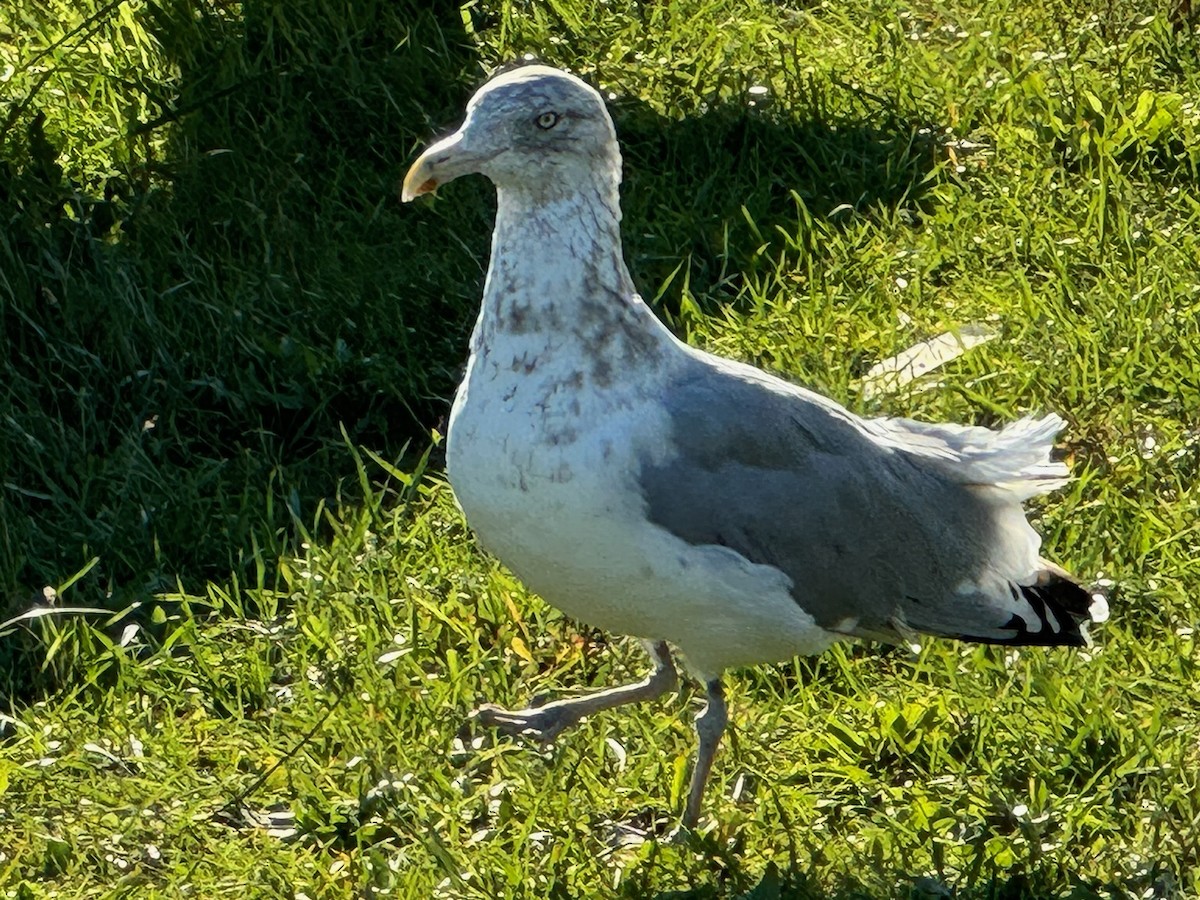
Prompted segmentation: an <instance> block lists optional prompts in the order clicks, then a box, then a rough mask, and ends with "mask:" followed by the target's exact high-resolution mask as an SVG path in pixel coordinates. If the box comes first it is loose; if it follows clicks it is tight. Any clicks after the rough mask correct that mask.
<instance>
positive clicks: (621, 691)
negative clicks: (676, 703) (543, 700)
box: [472, 641, 724, 787]
mask: <svg viewBox="0 0 1200 900" xmlns="http://www.w3.org/2000/svg"><path fill="white" fill-rule="evenodd" d="M642 643H643V645H644V646H645V648H646V652H647V653H649V654H650V658H651V659H652V660H653V661H654V671H653V672H651V673H650V674H649V675H647V676H646V677H645V678H643V679H642V680H641V681H638V682H636V683H634V684H624V685H621V686H620V687H614V688H608V689H607V690H603V691H596V692H594V693H591V694H584V695H583V696H582V697H570V698H567V699H564V700H555V701H553V702H551V703H547V704H546V705H544V706H533V707H530V708H529V709H514V710H508V709H504V708H503V707H500V706H496V705H495V704H493V703H486V704H484V705H483V706H481V707H479V709H477V710H475V712H474V713H473V714H472V715H473V716H474V717H476V718H478V719H479V721H480V722H482V723H483V724H484V725H494V726H495V727H497V728H499V729H500V730H501V731H505V732H508V733H509V734H513V735H519V734H524V735H529V736H531V737H535V738H537V739H538V740H540V741H542V742H543V743H549V742H550V741H552V740H554V738H555V737H557V736H558V734H559V733H560V732H561V731H563V730H564V729H566V728H569V727H570V726H572V725H574V724H576V723H577V722H578V721H579V720H580V719H582V718H584V717H585V716H590V715H592V714H593V713H598V712H600V711H601V710H605V709H612V708H614V707H617V706H624V705H625V704H626V703H638V702H641V701H643V700H654V699H655V698H657V697H661V696H662V695H663V694H665V693H666V692H667V691H669V690H672V689H673V688H674V687H675V685H676V683H677V682H678V680H679V678H678V676H677V675H676V674H675V664H674V662H673V661H672V660H671V651H670V650H669V649H668V648H667V644H666V642H665V641H655V642H653V643H652V642H650V641H643V642H642ZM710 696H711V695H710ZM723 709H724V708H723V707H722V710H723ZM723 716H724V713H723V712H722V717H723ZM722 727H723V718H722ZM719 737H720V734H719V733H718V738H719ZM702 787H703V785H702Z"/></svg>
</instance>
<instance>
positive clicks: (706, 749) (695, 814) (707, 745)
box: [676, 678, 728, 836]
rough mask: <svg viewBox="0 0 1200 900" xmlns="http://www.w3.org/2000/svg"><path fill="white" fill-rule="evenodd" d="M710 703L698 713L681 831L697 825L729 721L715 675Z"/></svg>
mask: <svg viewBox="0 0 1200 900" xmlns="http://www.w3.org/2000/svg"><path fill="white" fill-rule="evenodd" d="M706 688H707V690H708V703H707V704H706V705H705V707H704V710H703V711H702V712H701V713H700V715H698V716H696V737H697V738H699V746H698V747H697V749H696V768H694V769H693V770H692V782H691V785H690V786H689V787H688V798H687V806H685V807H684V809H683V819H682V820H680V830H679V831H677V832H676V836H680V832H681V831H683V830H688V829H692V828H695V827H696V822H697V821H698V820H699V818H700V805H701V803H702V802H703V801H704V786H705V785H706V784H707V783H708V773H709V772H711V771H712V765H713V758H714V757H715V756H716V754H717V745H718V744H720V743H721V735H722V734H724V733H725V724H726V722H727V721H728V718H727V716H726V712H725V691H724V689H723V688H722V687H721V679H720V678H714V679H713V680H712V681H710V682H708V684H707V685H706Z"/></svg>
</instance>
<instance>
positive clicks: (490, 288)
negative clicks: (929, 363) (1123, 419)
mask: <svg viewBox="0 0 1200 900" xmlns="http://www.w3.org/2000/svg"><path fill="white" fill-rule="evenodd" d="M469 173H480V174H483V175H485V176H486V177H487V178H489V179H490V180H491V181H492V182H493V183H494V184H495V187H496V192H497V201H498V202H497V210H496V225H495V232H494V234H493V237H492V248H491V259H490V263H489V267H488V273H487V279H486V283H485V285H484V291H483V303H482V308H481V310H480V313H479V318H478V320H477V321H476V323H475V328H474V331H473V333H472V335H471V340H470V358H469V360H468V362H467V367H466V373H465V375H464V377H463V380H462V383H461V385H460V386H459V388H458V392H457V394H456V396H455V399H454V405H453V408H452V410H451V413H450V422H449V428H448V431H447V449H446V469H447V475H448V478H449V481H450V484H451V486H452V488H453V490H454V494H455V497H456V499H457V501H458V503H459V505H460V506H461V508H462V510H463V512H464V514H465V516H466V519H467V522H468V524H469V525H470V526H471V528H472V530H473V531H474V533H475V535H476V537H477V539H478V541H479V543H480V544H481V545H482V546H483V547H484V548H486V549H487V550H489V551H490V552H491V553H493V554H494V555H495V556H496V557H497V558H498V559H499V560H500V561H501V562H502V563H503V564H504V565H506V566H507V567H508V568H509V569H511V570H512V571H513V572H514V573H515V574H516V575H517V576H518V577H519V578H520V579H521V580H522V581H523V582H524V583H525V585H526V586H528V587H529V588H530V589H531V590H532V591H534V592H535V593H537V594H540V595H541V596H542V597H543V598H544V599H545V600H547V601H548V602H549V603H551V604H553V605H554V606H556V607H558V608H559V609H561V610H562V611H563V612H565V613H566V614H567V615H569V616H571V617H574V618H575V619H577V620H579V621H582V622H586V623H588V624H590V625H592V626H595V627H597V628H601V629H604V630H606V631H610V632H614V633H617V634H624V635H632V636H634V637H636V638H639V639H640V640H641V641H642V643H643V644H644V646H645V648H646V650H647V652H648V653H649V656H650V659H651V661H652V664H653V671H652V672H651V674H650V675H649V676H647V677H646V678H645V679H644V680H642V681H639V682H637V683H634V684H628V685H623V686H620V687H614V688H610V689H608V690H603V691H598V692H595V693H592V694H586V695H583V696H578V697H573V698H570V699H561V700H557V701H554V702H550V703H546V704H545V705H542V706H535V707H531V708H529V709H518V710H508V709H503V708H501V707H498V706H494V705H491V704H489V705H485V706H483V707H481V708H480V709H479V710H477V711H476V715H477V716H478V718H479V720H480V721H481V722H483V723H484V724H486V725H492V726H496V727H498V728H500V729H502V730H504V731H506V732H508V733H511V734H524V735H530V736H533V737H536V738H539V739H541V740H543V741H550V740H553V739H554V738H555V737H556V736H557V735H558V734H559V733H560V732H561V731H562V730H563V729H564V728H567V727H568V726H571V725H574V724H575V723H577V722H579V721H580V720H581V719H582V718H584V717H585V716H589V715H592V714H593V713H596V712H599V711H601V710H605V709H611V708H613V707H616V706H620V705H623V704H627V703H633V702H636V701H645V700H651V699H654V698H657V697H660V696H662V695H663V694H665V693H667V692H668V691H671V690H673V689H674V688H675V686H676V684H677V678H678V676H677V673H676V668H675V664H674V661H673V657H672V651H673V650H676V651H678V652H679V653H680V654H682V657H683V659H684V660H685V661H686V664H687V668H688V670H689V672H690V673H691V674H692V675H693V676H694V677H696V678H697V679H698V680H699V681H700V682H702V683H703V684H704V686H705V691H706V695H707V697H706V699H707V703H706V706H705V708H704V709H703V711H702V712H701V713H700V714H699V715H698V716H697V717H696V722H695V725H696V733H697V740H698V747H697V753H696V761H695V765H694V767H693V769H692V774H691V780H690V785H689V789H688V796H687V801H686V804H685V807H684V809H683V813H682V816H681V819H680V829H679V831H680V832H682V833H685V834H686V833H687V832H688V831H690V830H691V829H694V828H695V827H696V825H697V822H698V820H699V816H700V811H701V802H702V798H703V794H704V787H705V783H706V782H707V780H708V776H709V772H710V770H711V768H712V764H713V758H714V755H715V753H716V750H717V746H718V744H719V742H720V739H721V735H722V733H723V732H724V730H725V726H726V720H727V712H726V705H725V698H724V694H723V690H722V682H721V673H722V672H723V671H724V670H726V669H730V668H736V667H740V666H750V665H757V664H765V663H772V662H778V661H781V660H787V659H791V658H793V657H795V656H797V655H806V654H818V653H821V652H822V651H824V650H825V649H827V648H828V647H829V646H831V645H832V644H833V643H834V642H836V641H840V640H847V639H853V638H867V639H875V640H881V641H887V642H892V643H909V642H911V641H912V639H913V638H914V636H915V635H917V634H921V633H924V634H931V635H938V636H941V637H947V638H956V639H961V640H969V641H981V642H984V643H995V644H1017V645H1025V644H1032V645H1065V646H1082V645H1085V644H1086V643H1087V641H1088V638H1087V630H1086V625H1087V623H1089V622H1092V621H1095V622H1098V621H1103V619H1104V618H1106V615H1107V610H1106V607H1105V604H1104V601H1103V598H1101V597H1098V596H1097V597H1092V596H1091V595H1090V594H1089V593H1088V592H1087V591H1086V590H1084V589H1083V588H1082V587H1081V586H1080V585H1079V584H1078V583H1076V582H1075V581H1074V580H1073V579H1072V578H1071V577H1070V576H1069V575H1068V574H1067V573H1066V572H1065V571H1064V570H1063V569H1061V568H1059V567H1058V566H1056V565H1054V564H1052V563H1050V562H1048V561H1046V560H1045V559H1042V558H1041V557H1040V555H1039V552H1038V551H1039V546H1040V543H1041V540H1040V538H1039V536H1038V535H1037V533H1036V532H1035V531H1034V530H1033V528H1031V527H1030V525H1029V523H1028V521H1027V520H1026V518H1025V513H1024V510H1023V509H1022V502H1023V501H1024V500H1027V499H1028V498H1030V497H1032V496H1035V495H1037V494H1041V493H1043V492H1046V491H1049V490H1051V489H1053V488H1056V487H1059V486H1061V485H1062V484H1063V483H1065V481H1066V480H1067V478H1068V472H1067V468H1066V466H1065V465H1063V464H1062V463H1059V462H1054V461H1052V460H1051V458H1050V452H1051V449H1052V446H1053V438H1054V436H1055V434H1057V433H1058V431H1059V430H1060V429H1061V428H1062V427H1063V425H1064V422H1063V420H1062V419H1061V418H1059V417H1058V416H1056V415H1047V416H1045V417H1043V418H1040V419H1034V418H1024V419H1021V420H1019V421H1016V422H1013V423H1011V424H1009V425H1008V426H1007V427H1005V428H1003V429H1001V430H999V431H993V430H990V429H987V428H982V427H974V426H964V425H951V424H926V423H922V422H916V421H912V420H908V419H900V418H879V419H864V418H860V417H859V416H856V415H854V414H853V413H851V412H850V411H848V410H846V409H844V408H843V407H842V406H840V405H839V404H837V403H835V402H834V401H832V400H830V399H827V398H825V397H822V396H820V395H819V394H816V393H813V392H811V391H808V390H805V389H803V388H800V387H797V386H795V385H792V384H790V383H788V382H786V381H783V380H781V379H779V378H776V377H774V376H772V375H769V374H767V373H765V372H763V371H761V370H759V369H757V368H754V367H752V366H749V365H745V364H742V363H739V362H735V361H732V360H728V359H723V358H721V357H717V356H714V355H711V354H708V353H704V352H702V351H700V350H698V349H695V348H693V347H690V346H688V345H687V344H686V343H684V342H682V341H680V340H679V339H677V338H676V337H675V336H674V335H673V334H672V333H671V332H670V331H669V330H668V329H667V328H666V327H665V326H664V325H663V324H662V323H661V322H660V321H659V320H658V319H657V318H656V317H655V316H654V314H653V313H652V312H651V311H650V309H649V308H648V307H647V306H646V304H645V303H644V302H643V301H642V299H641V297H639V296H638V293H637V291H636V289H635V288H634V285H633V281H632V279H631V277H630V275H629V271H628V269H627V268H626V265H625V261H624V257H623V255H622V251H621V233H620V219H621V209H620V201H619V196H618V187H619V185H620V181H621V155H620V150H619V148H618V144H617V137H616V131H615V129H614V127H613V123H612V119H611V118H610V117H609V114H608V111H607V109H606V108H605V104H604V102H603V100H602V99H601V97H600V94H599V93H597V91H596V90H595V89H593V88H592V87H590V86H589V85H587V84H586V83H585V82H584V81H582V80H580V79H579V78H577V77H575V76H573V75H570V74H568V73H566V72H562V71H559V70H557V69H553V68H549V67H546V66H542V65H527V66H522V67H520V68H516V69H511V70H509V71H507V72H504V73H502V74H500V75H498V76H496V77H494V78H492V79H491V80H490V81H489V82H487V83H486V84H485V85H484V86H483V87H481V88H480V89H479V90H478V91H477V92H476V93H475V95H474V96H473V97H472V98H471V100H470V101H469V103H468V104H467V112H466V119H465V121H464V122H463V124H462V126H461V127H460V128H459V129H458V130H457V131H455V132H454V133H453V134H451V135H450V136H449V137H446V138H444V139H442V140H439V141H437V142H436V143H434V144H433V145H432V146H430V147H429V148H428V149H427V150H425V152H424V153H422V154H421V156H420V157H419V158H418V159H417V161H416V162H415V163H413V165H412V167H411V168H410V170H409V172H408V174H407V175H406V177H405V179H404V184H403V192H402V198H403V199H404V200H405V201H409V200H412V199H413V198H415V197H417V196H420V195H422V194H427V193H430V192H432V191H434V190H435V189H436V188H438V187H439V186H441V185H444V184H446V183H447V182H449V181H452V180H453V179H455V178H458V177H460V176H463V175H467V174H469Z"/></svg>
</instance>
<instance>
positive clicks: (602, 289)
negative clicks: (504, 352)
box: [477, 179, 653, 341]
mask: <svg viewBox="0 0 1200 900" xmlns="http://www.w3.org/2000/svg"><path fill="white" fill-rule="evenodd" d="M610 182H611V183H603V184H602V183H596V184H588V185H585V186H583V187H582V188H581V189H572V190H562V189H559V190H553V191H551V190H541V191H538V192H537V193H533V192H530V191H528V190H524V189H520V188H514V187H511V186H506V185H501V186H499V187H498V189H497V195H498V204H497V210H496V229H495V232H494V234H493V236H492V256H491V265H490V266H489V269H488V275H487V283H486V286H485V288H484V302H483V310H482V313H481V315H480V320H479V326H478V330H477V337H479V338H482V339H483V340H484V341H486V340H488V339H489V338H490V337H491V336H492V335H494V334H497V333H500V334H507V335H525V334H530V335H532V334H546V333H554V334H559V335H564V336H569V335H572V334H574V335H576V336H578V337H579V338H580V339H581V340H592V339H596V338H598V336H599V335H600V333H601V332H602V331H603V330H604V328H605V327H611V326H612V325H613V324H614V323H615V322H616V321H618V320H625V319H628V318H629V317H630V316H631V315H632V316H636V317H637V318H639V319H640V318H641V317H642V316H643V315H645V316H649V317H650V318H651V319H653V316H652V315H651V314H650V313H649V311H648V310H646V309H645V306H644V304H642V303H641V301H640V300H638V299H637V298H636V296H635V292H634V287H633V281H632V279H631V278H630V276H629V270H628V269H627V268H626V266H625V260H624V258H623V256H622V253H621V229H620V218H621V213H620V206H619V203H618V199H617V185H616V183H615V181H612V180H611V179H610Z"/></svg>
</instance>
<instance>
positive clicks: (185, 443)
mask: <svg viewBox="0 0 1200 900" xmlns="http://www.w3.org/2000/svg"><path fill="white" fill-rule="evenodd" d="M111 7H112V5H111V4H110V5H109V6H108V7H105V8H100V4H99V3H94V4H91V5H90V6H89V4H80V5H75V6H73V7H71V8H70V9H71V12H70V13H68V14H66V15H65V16H64V18H63V21H62V25H65V24H73V23H76V22H79V23H80V24H83V23H84V22H86V21H87V20H86V19H85V18H84V16H85V14H86V13H88V12H91V11H96V12H97V14H98V15H97V18H96V19H95V22H94V24H92V25H90V26H88V29H89V30H94V31H98V32H99V33H100V34H102V35H105V36H107V37H108V38H109V39H111V40H112V42H113V43H114V44H117V45H118V46H120V45H122V44H124V45H125V46H126V48H127V50H128V48H129V47H130V46H131V45H132V46H133V48H134V50H135V51H136V50H141V51H142V52H143V53H144V54H145V56H139V54H138V53H136V52H134V53H132V54H131V55H130V56H129V57H127V58H125V59H120V58H119V56H118V58H117V59H99V58H93V57H91V56H89V55H88V54H87V53H86V51H84V52H80V45H81V43H82V38H83V37H84V36H86V32H84V33H82V34H79V35H76V36H74V37H68V38H66V40H65V41H64V42H63V44H62V46H61V47H60V48H58V49H57V50H55V51H53V52H52V53H50V54H49V56H48V57H46V58H44V59H43V60H42V64H43V65H48V66H49V67H50V70H51V71H52V72H54V70H55V68H56V67H57V68H58V69H59V70H60V71H58V72H54V74H55V76H56V77H55V78H54V79H53V80H52V81H51V82H50V83H49V85H42V86H41V88H40V90H39V89H38V79H37V78H36V77H34V76H33V74H32V73H29V74H27V75H26V77H24V78H16V79H14V80H11V81H10V82H9V83H8V84H7V85H4V87H5V88H6V89H7V90H8V91H10V92H11V93H10V96H9V98H8V104H7V105H6V107H3V108H2V110H3V112H6V113H7V114H8V116H7V120H8V121H7V125H8V127H7V129H6V131H5V134H4V142H3V145H2V149H0V153H2V154H3V164H2V165H0V204H3V205H2V206H0V216H3V222H4V230H3V233H2V235H0V271H2V272H3V274H4V277H3V279H2V280H0V315H2V319H3V323H4V338H5V342H6V349H7V352H6V353H5V354H4V359H3V366H4V371H3V376H2V378H0V381H2V382H3V384H2V386H0V420H2V421H3V423H4V427H3V428H2V429H0V470H2V471H3V482H4V489H3V492H2V493H0V521H2V522H3V527H2V530H0V596H2V597H3V598H4V599H3V601H0V608H3V609H4V610H6V611H9V610H12V609H13V608H15V607H19V606H21V605H22V604H25V603H27V602H28V600H29V599H30V597H31V596H39V595H40V592H41V588H42V586H43V585H46V584H49V585H57V584H61V583H62V582H63V581H65V580H66V578H67V576H69V575H71V574H72V573H74V572H75V571H76V570H78V569H80V568H82V567H83V566H84V565H85V563H86V562H87V561H88V560H89V559H91V558H92V557H96V558H97V559H98V563H97V565H96V566H95V567H94V568H93V569H92V570H91V571H90V572H89V573H88V575H87V577H86V578H85V579H84V581H83V582H81V583H80V585H78V586H77V588H76V591H77V599H83V598H86V599H87V601H89V602H92V603H95V602H96V601H97V600H99V599H102V598H103V597H105V596H108V595H111V597H110V599H109V601H108V602H110V603H112V604H114V605H115V606H121V605H123V604H124V603H125V602H126V601H127V600H128V599H129V598H130V597H131V596H142V595H144V593H145V592H146V591H147V590H156V589H162V588H165V587H170V586H171V585H173V584H174V582H175V580H176V579H177V578H182V579H183V581H184V583H185V584H189V585H192V586H195V585H197V584H200V583H202V581H203V580H204V579H207V578H211V577H217V576H227V575H228V574H229V572H230V571H233V572H236V573H238V574H240V575H242V576H243V577H245V576H251V577H253V574H254V572H255V565H257V566H264V565H265V566H266V568H267V569H268V570H269V568H270V566H271V560H272V559H273V558H274V556H275V555H277V553H278V551H279V550H280V549H281V548H282V547H283V546H286V543H287V542H286V535H287V534H288V533H290V532H289V529H290V524H291V523H290V517H291V516H292V515H294V514H304V515H307V514H308V512H309V511H311V509H312V507H313V505H314V503H315V502H316V500H317V499H318V498H320V497H324V496H329V495H331V493H332V491H333V489H334V488H335V487H336V485H337V483H338V481H339V479H340V478H342V477H344V475H345V474H346V459H345V454H344V445H343V444H342V441H341V438H340V436H339V426H340V425H343V424H344V426H345V428H346V430H347V432H348V434H349V435H350V437H351V439H353V440H361V441H367V442H369V443H372V444H374V445H378V446H381V447H384V448H388V450H389V452H394V453H398V452H399V451H400V448H402V447H403V446H404V442H405V440H406V439H407V438H409V437H411V436H413V435H422V436H423V435H424V434H425V433H426V431H427V429H428V428H429V427H430V426H431V425H433V424H435V423H436V422H437V421H438V418H439V416H441V415H442V414H443V411H444V409H445V398H446V396H447V395H448V394H449V393H450V391H451V390H452V387H453V384H454V381H455V377H456V373H457V370H458V368H459V361H458V357H459V349H460V346H461V334H462V331H463V328H464V327H465V325H466V323H467V321H468V318H469V316H470V313H471V307H472V306H473V304H474V302H475V301H474V290H473V288H474V285H473V282H472V279H471V278H470V277H469V275H468V277H467V278H463V279H457V280H456V282H455V284H453V285H448V284H446V282H445V279H444V278H443V277H442V273H443V272H445V271H446V268H445V267H447V266H449V267H451V268H452V269H453V270H455V271H462V272H466V273H471V272H475V273H479V271H480V267H479V259H478V255H479V252H480V251H479V249H478V248H479V247H481V246H483V245H485V244H486V232H487V227H488V225H487V204H486V203H476V204H466V205H464V206H463V207H461V213H459V214H457V215H449V216H444V217H442V219H441V220H440V221H439V223H438V225H437V227H432V226H430V225H428V224H426V225H425V226H423V227H416V226H414V222H413V220H412V219H411V218H407V219H406V218H404V217H402V216H401V214H400V209H399V205H398V204H397V203H396V202H395V199H394V198H395V191H394V186H395V183H396V180H397V176H398V171H399V166H400V165H401V163H402V161H403V160H404V159H405V158H406V157H407V156H408V155H409V154H410V153H411V151H412V149H413V148H414V147H415V146H416V145H417V144H418V142H419V141H422V140H424V139H425V138H426V137H427V136H428V134H429V133H430V131H431V130H433V129H434V128H436V127H438V126H439V125H440V124H441V123H442V121H443V120H445V121H449V120H450V119H452V118H453V116H454V115H455V114H456V112H457V110H456V107H457V106H458V104H459V102H460V99H461V96H462V93H463V92H464V90H466V89H468V88H469V86H470V84H471V83H473V82H474V81H475V80H476V79H477V78H478V77H479V74H480V69H479V63H478V61H477V58H476V55H475V53H474V52H473V50H472V48H471V46H470V44H469V42H468V40H467V37H466V36H465V34H464V30H463V26H462V20H461V18H460V16H459V14H458V9H457V6H456V5H455V4H451V3H441V4H437V3H434V4H430V3H424V2H421V3H417V2H410V3H405V2H401V3H390V2H389V3H384V2H345V3H337V2H324V0H321V2H298V3H291V2H289V3H256V2H251V3H246V4H245V5H244V6H242V7H240V9H238V10H235V9H233V8H231V7H228V6H226V5H224V4H215V3H207V2H168V3H163V4H157V3H150V4H134V5H132V6H123V5H119V6H118V8H115V9H114V8H111ZM66 10H67V7H60V8H55V7H54V6H53V5H52V6H49V7H41V6H36V5H35V6H29V7H26V8H24V9H23V12H24V13H25V16H24V17H23V18H22V19H21V20H20V21H18V22H14V23H13V24H12V26H10V27H13V26H15V27H16V28H17V29H18V30H19V31H20V33H19V34H17V35H15V36H13V35H10V40H13V39H16V40H17V41H18V42H19V44H18V45H20V42H21V39H22V38H23V37H26V36H28V37H35V36H37V37H42V35H43V34H44V38H43V40H44V39H45V38H49V37H51V36H52V35H54V34H55V32H56V30H61V27H62V25H60V23H59V21H58V17H59V16H60V15H62V14H64V13H66ZM285 13H286V14H285ZM139 29H140V32H139V33H138V38H140V40H131V39H130V38H131V35H130V31H131V30H134V31H136V30H139ZM147 61H148V64H146V62H147ZM64 72H65V73H66V74H65V75H64V74H63V73H64ZM60 79H61V81H62V82H65V85H64V87H65V89H66V90H67V91H69V92H72V93H75V92H78V99H79V100H81V101H82V99H83V97H86V94H87V92H89V91H91V92H94V93H98V94H100V95H101V99H108V100H110V102H111V103H112V104H114V105H118V104H119V107H118V110H117V111H116V112H115V114H114V115H112V117H111V121H102V122H100V123H97V124H96V125H95V126H94V127H92V128H91V129H90V130H89V128H88V125H89V124H91V123H88V122H80V121H79V118H80V117H79V116H78V115H77V110H75V109H74V108H72V105H71V104H66V105H64V104H63V103H62V100H61V99H60V96H61V94H62V89H63V88H62V87H59V85H60ZM54 87H59V90H58V91H57V92H53V91H52V88H54ZM56 93H57V95H58V96H56ZM72 99H76V98H72ZM126 104H128V108H125V106H126ZM96 105H97V107H99V108H100V115H101V116H103V114H104V112H105V110H104V109H103V104H102V103H97V104H96ZM88 139H92V140H93V141H95V142H96V144H97V145H98V146H94V147H86V146H85V147H80V146H79V142H81V141H86V140H88ZM480 195H481V197H482V195H483V191H482V189H481V190H480Z"/></svg>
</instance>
